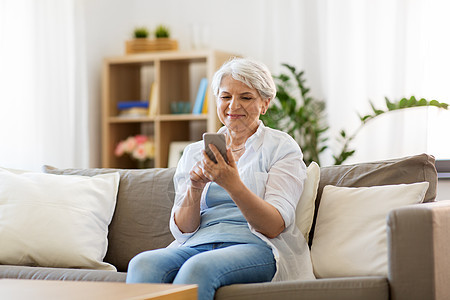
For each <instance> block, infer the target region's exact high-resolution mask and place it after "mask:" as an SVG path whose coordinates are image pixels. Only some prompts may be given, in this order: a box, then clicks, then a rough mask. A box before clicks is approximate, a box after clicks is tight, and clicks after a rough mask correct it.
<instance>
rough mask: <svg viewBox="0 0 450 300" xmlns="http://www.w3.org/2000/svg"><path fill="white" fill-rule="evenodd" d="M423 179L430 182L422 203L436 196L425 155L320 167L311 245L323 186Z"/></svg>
mask: <svg viewBox="0 0 450 300" xmlns="http://www.w3.org/2000/svg"><path fill="white" fill-rule="evenodd" d="M422 181H428V182H429V184H430V185H429V188H428V190H427V192H426V194H425V199H424V200H423V202H430V201H434V200H435V198H436V188H437V172H436V168H435V159H434V157H433V156H431V155H428V154H419V155H414V156H408V157H402V158H397V159H390V160H382V161H375V162H366V163H358V164H352V165H340V166H327V167H321V168H320V182H319V189H318V191H317V198H316V209H315V215H314V221H313V226H312V229H311V232H310V235H309V243H310V245H311V243H312V238H313V236H314V227H315V224H316V218H317V211H318V208H319V205H320V199H321V197H322V192H323V188H324V187H325V186H326V185H334V186H342V187H370V186H379V185H393V184H402V183H405V184H406V183H415V182H422Z"/></svg>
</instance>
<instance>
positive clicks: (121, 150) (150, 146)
mask: <svg viewBox="0 0 450 300" xmlns="http://www.w3.org/2000/svg"><path fill="white" fill-rule="evenodd" d="M114 154H115V155H116V156H122V155H124V154H129V155H130V156H131V157H132V158H133V159H137V160H140V161H145V160H147V159H153V158H154V157H155V143H154V142H153V138H152V137H148V136H145V135H142V134H138V135H136V136H130V137H128V138H126V139H125V140H123V141H120V142H119V143H118V144H117V146H116V149H115V150H114Z"/></svg>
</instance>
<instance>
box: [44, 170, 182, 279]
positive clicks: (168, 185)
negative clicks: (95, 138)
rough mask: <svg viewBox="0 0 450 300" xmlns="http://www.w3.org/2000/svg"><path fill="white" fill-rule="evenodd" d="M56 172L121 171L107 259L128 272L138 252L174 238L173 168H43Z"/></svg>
mask: <svg viewBox="0 0 450 300" xmlns="http://www.w3.org/2000/svg"><path fill="white" fill-rule="evenodd" d="M43 170H44V172H47V173H52V174H71V175H73V174H76V175H86V176H93V175H97V174H104V173H110V172H119V174H120V184H119V193H118V196H117V204H116V210H115V213H114V216H113V219H112V221H111V224H110V226H109V234H108V242H109V245H108V252H107V253H106V257H105V261H106V262H109V263H111V264H113V265H114V266H116V268H117V270H118V271H122V272H124V271H126V270H127V267H128V262H129V261H130V259H131V258H133V257H134V256H135V255H136V254H138V253H140V252H142V251H146V250H153V249H157V248H162V247H166V246H167V245H169V244H170V243H171V242H172V241H173V240H174V238H173V236H172V234H171V233H170V230H169V218H170V212H171V209H172V205H173V199H174V196H175V191H174V187H173V175H174V173H175V168H169V169H158V168H155V169H142V170H125V169H120V170H119V169H57V168H54V167H50V166H44V167H43Z"/></svg>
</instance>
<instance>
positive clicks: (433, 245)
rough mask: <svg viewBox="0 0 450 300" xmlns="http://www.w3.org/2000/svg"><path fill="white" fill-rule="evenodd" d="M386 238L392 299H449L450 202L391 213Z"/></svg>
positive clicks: (405, 208) (421, 205)
mask: <svg viewBox="0 0 450 300" xmlns="http://www.w3.org/2000/svg"><path fill="white" fill-rule="evenodd" d="M387 236H388V259H389V273H388V279H389V285H390V293H391V299H393V300H402V299H405V300H406V299H408V300H413V299H446V298H447V297H448V295H450V285H449V284H448V282H449V281H450V255H449V254H450V200H446V201H438V202H430V203H424V204H417V205H410V206H407V207H403V208H399V209H395V210H393V211H391V212H390V214H389V216H388V220H387ZM447 299H448V298H447Z"/></svg>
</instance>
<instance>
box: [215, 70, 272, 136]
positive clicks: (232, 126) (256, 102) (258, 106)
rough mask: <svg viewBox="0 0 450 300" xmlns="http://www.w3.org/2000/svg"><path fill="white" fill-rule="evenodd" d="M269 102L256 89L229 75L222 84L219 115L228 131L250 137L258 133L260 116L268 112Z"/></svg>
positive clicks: (218, 108)
mask: <svg viewBox="0 0 450 300" xmlns="http://www.w3.org/2000/svg"><path fill="white" fill-rule="evenodd" d="M269 102H270V99H262V98H261V96H260V95H259V93H258V91H257V90H256V89H254V88H251V87H248V86H247V85H246V84H245V83H243V82H240V81H238V80H235V79H234V78H233V77H231V76H230V75H228V76H224V77H223V78H222V80H221V82H220V88H219V93H218V97H217V115H218V116H219V119H220V121H221V122H222V123H223V124H224V125H225V126H226V127H227V128H228V130H231V131H233V132H234V133H238V134H247V135H248V136H250V135H252V134H253V133H255V132H256V130H257V128H258V120H259V116H260V115H261V113H262V114H264V113H265V112H266V110H267V108H268V106H269Z"/></svg>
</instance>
